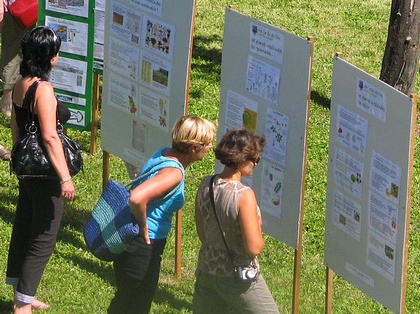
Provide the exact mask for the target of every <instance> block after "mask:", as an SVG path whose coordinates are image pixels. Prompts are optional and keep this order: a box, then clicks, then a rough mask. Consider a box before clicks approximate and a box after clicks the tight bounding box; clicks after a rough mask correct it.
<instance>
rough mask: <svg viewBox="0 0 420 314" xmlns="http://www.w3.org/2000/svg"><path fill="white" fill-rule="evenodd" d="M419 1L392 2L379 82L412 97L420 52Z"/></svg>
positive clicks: (402, 0) (397, 0) (395, 0)
mask: <svg viewBox="0 0 420 314" xmlns="http://www.w3.org/2000/svg"><path fill="white" fill-rule="evenodd" d="M419 45H420V0H392V5H391V15H390V18H389V26H388V39H387V42H386V47H385V53H384V57H383V59H382V70H381V75H380V77H379V79H380V80H382V81H384V82H385V83H387V84H389V85H391V86H393V87H394V88H396V89H397V90H399V91H401V92H402V93H404V94H406V95H409V94H410V93H412V92H413V90H414V87H415V83H416V72H417V68H418V60H419V52H420V49H419V48H420V47H419Z"/></svg>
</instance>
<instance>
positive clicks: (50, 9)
mask: <svg viewBox="0 0 420 314" xmlns="http://www.w3.org/2000/svg"><path fill="white" fill-rule="evenodd" d="M94 5H95V2H94V1H92V0H90V1H89V0H87V1H82V2H57V1H45V0H40V1H39V10H38V25H46V26H49V27H51V28H53V29H54V30H55V31H56V33H57V35H58V36H60V38H61V48H60V57H59V60H58V63H57V65H56V66H55V67H54V68H53V69H52V71H51V75H50V81H51V83H52V84H53V86H54V91H55V93H56V96H57V98H58V99H59V100H60V101H61V102H63V103H64V104H65V105H66V106H67V107H68V108H69V109H70V113H71V116H70V119H69V120H68V122H67V123H66V125H65V126H66V127H68V128H74V129H78V130H90V128H91V125H92V97H93V94H92V89H93V42H94V40H93V38H94V27H93V25H94V10H93V9H94Z"/></svg>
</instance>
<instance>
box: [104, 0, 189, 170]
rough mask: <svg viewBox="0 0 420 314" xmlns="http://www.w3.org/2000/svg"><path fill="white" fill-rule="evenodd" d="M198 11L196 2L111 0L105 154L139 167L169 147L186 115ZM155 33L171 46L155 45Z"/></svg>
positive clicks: (106, 54) (107, 34)
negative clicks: (173, 131)
mask: <svg viewBox="0 0 420 314" xmlns="http://www.w3.org/2000/svg"><path fill="white" fill-rule="evenodd" d="M194 13H195V0H188V1H183V2H182V4H180V3H178V2H175V1H148V0H141V1H137V2H133V1H128V0H122V1H107V3H106V11H105V15H106V17H105V48H104V74H103V93H102V109H101V131H102V134H101V136H102V143H101V145H102V148H103V150H105V151H107V152H109V153H111V154H113V155H116V156H118V157H120V158H121V159H123V160H124V161H126V162H128V163H130V164H133V165H135V166H138V167H141V166H142V165H143V164H144V163H145V162H146V160H147V159H148V157H149V156H151V155H152V153H153V152H154V151H155V150H157V149H158V148H160V147H162V146H165V145H168V146H170V144H171V139H170V130H171V128H172V126H173V124H174V123H175V122H176V120H177V119H178V118H179V117H180V116H182V115H184V114H186V112H187V103H188V87H189V84H188V83H189V75H190V63H191V57H192V56H191V52H192V48H191V47H192V34H193V26H194ZM128 23H130V24H128ZM136 23H140V24H136ZM149 27H150V29H149ZM153 29H156V30H157V31H159V32H160V31H162V32H163V33H165V34H166V35H167V34H168V33H170V36H171V37H170V40H169V37H168V36H166V37H168V38H167V39H168V41H167V43H168V45H167V46H165V47H164V46H163V44H162V43H163V42H161V43H160V44H159V45H160V46H158V45H152V43H153V42H154V40H155V38H154V36H155V35H156V36H158V34H155V35H153V36H150V35H151V33H152V32H154V30H153ZM152 37H153V39H152ZM156 38H157V37H156ZM158 41H159V40H158Z"/></svg>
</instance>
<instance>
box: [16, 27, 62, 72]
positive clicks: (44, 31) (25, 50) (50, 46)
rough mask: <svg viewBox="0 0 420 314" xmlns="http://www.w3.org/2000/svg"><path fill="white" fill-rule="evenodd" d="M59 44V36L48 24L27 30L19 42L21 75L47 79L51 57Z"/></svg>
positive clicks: (56, 52)
mask: <svg viewBox="0 0 420 314" xmlns="http://www.w3.org/2000/svg"><path fill="white" fill-rule="evenodd" d="M60 46H61V39H60V37H58V36H57V34H56V33H55V32H54V30H53V29H51V28H50V27H48V26H38V27H35V28H34V29H32V30H27V31H26V32H25V34H24V35H23V38H22V41H21V44H20V47H21V51H22V63H21V64H20V74H21V75H22V76H23V77H28V76H29V77H39V78H41V79H43V80H47V79H48V75H49V72H50V71H51V59H52V58H53V57H55V56H56V55H57V54H58V52H59V50H60Z"/></svg>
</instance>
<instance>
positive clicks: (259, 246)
mask: <svg viewBox="0 0 420 314" xmlns="http://www.w3.org/2000/svg"><path fill="white" fill-rule="evenodd" d="M264 245H265V244H264V239H261V240H260V241H258V242H255V243H252V244H248V245H247V246H246V251H247V252H248V254H249V255H251V256H252V257H254V256H257V255H259V254H260V253H261V252H262V250H263V249H264Z"/></svg>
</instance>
